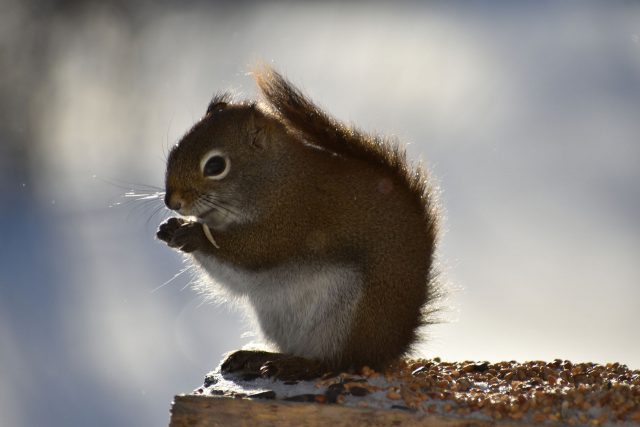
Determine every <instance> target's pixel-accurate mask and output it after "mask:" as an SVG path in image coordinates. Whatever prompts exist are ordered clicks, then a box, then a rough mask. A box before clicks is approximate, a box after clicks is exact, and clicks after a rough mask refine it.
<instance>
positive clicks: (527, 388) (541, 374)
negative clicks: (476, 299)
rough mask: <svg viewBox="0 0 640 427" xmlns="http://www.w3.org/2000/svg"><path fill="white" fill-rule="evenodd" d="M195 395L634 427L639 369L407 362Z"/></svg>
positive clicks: (215, 383)
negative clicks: (389, 366)
mask: <svg viewBox="0 0 640 427" xmlns="http://www.w3.org/2000/svg"><path fill="white" fill-rule="evenodd" d="M195 394H199V395H224V396H229V397H235V398H250V399H278V400H284V401H296V402H315V403H318V404H340V405H345V406H351V407H359V408H374V409H397V410H404V411H410V412H415V413H417V414H434V415H441V416H449V417H458V418H471V419H482V420H493V421H501V420H504V421H520V422H525V423H552V424H554V423H555V424H565V425H567V424H568V425H591V426H598V425H616V424H617V425H624V426H640V370H630V369H629V368H628V367H627V366H625V365H621V364H619V363H608V364H606V365H600V364H595V363H572V362H570V361H568V360H560V359H556V360H554V361H552V362H542V361H532V362H525V363H518V362H515V361H511V362H499V363H494V364H491V363H488V362H469V361H467V362H443V361H441V360H440V359H438V358H435V359H431V360H407V361H401V362H398V363H397V364H395V365H393V366H392V367H391V368H389V369H388V370H387V371H385V372H375V371H373V370H371V369H368V368H366V367H365V368H363V369H362V371H361V372H359V373H357V374H353V373H341V374H338V375H330V374H328V375H326V376H325V377H323V378H321V379H318V380H316V381H287V382H282V381H274V380H271V379H264V378H259V377H257V378H256V377H255V376H254V377H250V378H247V377H245V378H239V377H238V378H236V377H233V376H228V375H225V376H224V377H223V376H222V375H221V374H220V373H219V372H218V371H216V372H213V373H211V374H209V375H208V376H207V377H206V379H205V385H204V386H203V387H201V388H199V389H197V390H196V391H195Z"/></svg>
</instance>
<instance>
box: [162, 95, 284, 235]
mask: <svg viewBox="0 0 640 427" xmlns="http://www.w3.org/2000/svg"><path fill="white" fill-rule="evenodd" d="M285 133H286V131H285V130H284V128H283V127H282V126H281V125H280V123H279V122H278V121H277V120H276V119H274V118H273V117H271V116H269V115H267V114H265V113H264V112H263V111H261V109H260V108H259V107H257V106H256V105H255V104H232V103H230V99H229V97H228V96H227V95H222V96H216V97H215V98H214V99H213V100H212V101H211V103H210V104H209V107H208V109H207V112H206V114H205V116H204V117H203V118H202V119H201V120H200V121H199V122H198V123H196V124H195V125H194V126H193V128H191V130H189V131H188V132H187V134H186V135H185V136H183V137H182V139H181V140H180V141H179V142H178V143H177V144H176V145H175V146H174V147H173V149H172V150H171V152H170V153H169V158H168V160H167V171H166V183H165V186H166V193H165V204H166V205H167V207H169V209H172V210H174V211H176V212H178V213H180V214H181V215H185V216H194V217H197V218H198V220H199V221H201V222H205V223H207V224H208V225H209V226H210V227H213V228H216V229H221V228H224V227H226V226H227V225H229V224H232V223H243V222H248V221H250V220H251V219H252V218H253V217H254V216H255V213H256V200H257V199H258V198H260V196H261V194H262V195H264V193H265V192H267V193H268V192H269V191H270V190H269V188H265V185H268V183H269V181H271V179H270V178H271V177H273V176H275V175H277V174H278V171H277V170H274V168H277V165H274V164H273V162H272V161H271V160H272V159H278V158H282V157H281V156H273V154H274V152H277V151H278V150H279V149H281V148H282V142H283V138H280V137H279V136H280V135H282V136H283V135H284V134H285Z"/></svg>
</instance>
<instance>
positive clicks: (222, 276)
mask: <svg viewBox="0 0 640 427" xmlns="http://www.w3.org/2000/svg"><path fill="white" fill-rule="evenodd" d="M193 257H194V258H195V260H196V262H197V264H199V265H200V266H201V267H202V269H203V270H204V271H205V272H206V274H207V276H208V277H209V278H210V279H211V280H213V282H214V284H212V285H214V286H208V288H209V291H213V292H215V284H217V285H219V286H220V287H221V288H223V290H225V291H226V292H228V293H230V294H232V295H234V296H237V297H245V298H246V299H247V301H248V302H249V305H250V306H251V307H252V309H253V311H254V314H255V316H256V319H257V320H258V323H259V325H260V328H261V329H262V333H263V335H264V337H265V338H266V339H268V340H269V341H271V342H272V343H274V344H275V345H276V346H278V348H279V350H280V351H282V352H284V353H287V354H293V355H296V356H303V357H308V358H315V359H323V360H327V359H332V358H334V357H335V356H337V355H338V354H339V350H340V349H341V348H342V346H343V344H344V341H345V339H346V337H347V335H348V333H349V331H350V328H351V320H352V318H353V314H354V312H355V308H356V306H357V304H358V300H359V298H360V293H361V287H362V277H361V274H359V273H358V272H357V271H356V270H355V269H354V268H351V267H349V266H346V265H334V266H326V265H324V266H319V265H301V266H300V265H295V266H291V265H285V266H281V267H277V268H274V269H270V270H266V271H261V272H251V271H247V270H244V269H240V268H237V267H235V266H232V265H230V264H227V263H223V262H220V261H219V260H217V259H215V258H214V257H212V256H210V255H203V254H201V253H198V252H196V253H194V254H193Z"/></svg>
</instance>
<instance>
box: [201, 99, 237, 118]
mask: <svg viewBox="0 0 640 427" xmlns="http://www.w3.org/2000/svg"><path fill="white" fill-rule="evenodd" d="M229 102H231V95H229V94H228V93H219V94H217V95H215V96H214V97H213V99H212V100H211V102H210V103H209V106H208V107H207V112H206V113H205V116H208V115H209V114H213V113H215V112H217V111H222V110H224V109H225V108H227V105H228V104H229Z"/></svg>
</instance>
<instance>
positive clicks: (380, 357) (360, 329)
mask: <svg viewBox="0 0 640 427" xmlns="http://www.w3.org/2000/svg"><path fill="white" fill-rule="evenodd" d="M255 78H256V81H257V83H258V86H259V88H260V90H261V92H262V94H263V96H264V100H265V101H266V104H267V106H266V107H267V108H268V109H269V110H270V112H271V113H272V114H274V115H275V116H276V117H277V118H278V119H279V120H280V121H281V123H282V124H283V125H284V126H285V127H286V129H287V130H288V131H289V132H290V133H291V134H293V135H295V136H296V137H297V138H299V139H301V140H302V141H304V142H305V143H308V144H311V145H314V146H317V147H321V148H322V149H324V150H326V151H328V152H331V153H335V154H337V155H338V156H339V157H342V158H345V159H347V160H348V161H350V163H351V167H353V168H354V169H355V168H358V165H364V166H365V168H366V169H367V171H364V172H356V173H354V175H355V176H360V177H361V176H363V175H364V176H368V177H369V178H368V181H367V179H357V180H355V181H357V182H354V183H353V184H351V183H346V184H345V186H346V187H349V186H350V185H353V186H354V188H353V194H354V195H359V196H360V197H363V198H366V199H368V205H367V201H361V202H359V203H360V205H359V206H361V207H362V209H360V212H359V214H360V216H359V218H358V220H359V221H361V222H360V226H361V233H362V234H366V235H367V237H368V238H369V239H370V241H369V242H367V244H368V245H369V247H368V248H367V250H368V251H369V253H368V254H367V255H366V259H365V260H364V261H363V262H364V263H365V264H366V265H365V271H366V274H365V276H366V277H365V278H364V281H365V284H364V286H365V288H366V291H365V292H364V293H363V297H362V300H361V301H360V303H359V308H358V310H357V311H356V314H355V316H354V319H353V327H352V333H351V336H350V338H349V343H348V345H347V349H346V351H345V354H344V356H343V359H344V360H348V361H352V362H355V363H358V362H362V363H368V364H370V365H379V364H380V363H385V362H387V361H389V360H391V359H393V358H394V357H397V356H398V355H400V354H402V353H405V352H406V351H407V350H409V349H410V347H411V345H412V344H413V343H414V342H415V340H416V337H417V336H416V333H417V329H418V328H419V327H420V326H421V325H424V324H426V323H432V322H433V321H434V319H433V318H432V317H433V313H434V312H435V311H436V310H437V309H436V306H435V301H436V300H437V298H438V296H439V293H440V291H439V287H438V285H437V283H436V276H437V274H436V271H435V268H434V257H435V249H436V243H437V237H438V220H439V212H438V207H437V202H436V200H435V199H436V194H435V193H436V190H435V188H434V186H433V185H432V184H431V182H430V180H429V179H428V176H427V174H426V172H425V171H424V170H423V169H422V168H421V167H420V166H419V165H411V164H410V163H409V162H408V161H407V159H406V153H405V150H404V149H403V148H402V147H400V146H399V145H398V144H397V143H396V142H395V141H392V140H390V139H387V138H384V137H381V136H377V135H370V134H367V133H365V132H362V131H360V130H358V129H356V128H354V127H352V126H348V125H345V124H344V123H341V122H339V121H338V120H336V119H334V118H333V117H331V116H329V115H328V114H327V113H325V112H324V111H323V110H322V109H321V108H319V107H318V106H317V105H315V104H314V103H313V102H312V101H311V100H309V99H308V98H307V97H305V96H304V95H303V94H302V93H301V92H300V91H299V90H298V89H297V88H295V87H294V86H293V85H291V84H290V83H289V82H288V81H287V80H286V79H285V78H284V77H283V76H282V75H280V74H279V73H277V72H276V71H274V70H272V69H271V68H269V67H263V68H261V69H259V70H257V71H256V72H255ZM369 171H371V172H370V173H369ZM346 175H347V176H348V172H347V173H346ZM334 179H336V178H335V177H333V176H332V177H328V178H327V180H328V182H331V181H332V180H334ZM363 181H364V183H363ZM358 186H361V187H362V186H364V187H366V188H359V187H358ZM370 188H373V189H374V191H369V190H370ZM367 192H368V193H367ZM373 193H375V194H373ZM367 194H368V195H369V196H367ZM354 197H356V196H354ZM347 211H348V212H354V211H355V209H347ZM376 215H377V218H375V219H373V220H371V219H370V218H371V217H372V216H376ZM343 220H344V221H348V220H347V219H343ZM372 224H373V225H372ZM367 226H371V227H373V229H369V230H366V229H365V228H366V227H367ZM381 227H384V228H385V229H380V228H381ZM345 228H346V229H348V230H352V228H353V227H352V225H348V226H346V227H345ZM372 233H374V234H375V233H377V234H378V235H377V236H371V234H372ZM367 237H363V239H364V238H367ZM350 238H351V239H353V240H355V241H357V240H358V237H357V236H350ZM373 345H375V346H376V347H377V350H376V353H377V354H376V356H375V357H372V353H371V351H370V349H371V347H372V346H373Z"/></svg>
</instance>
